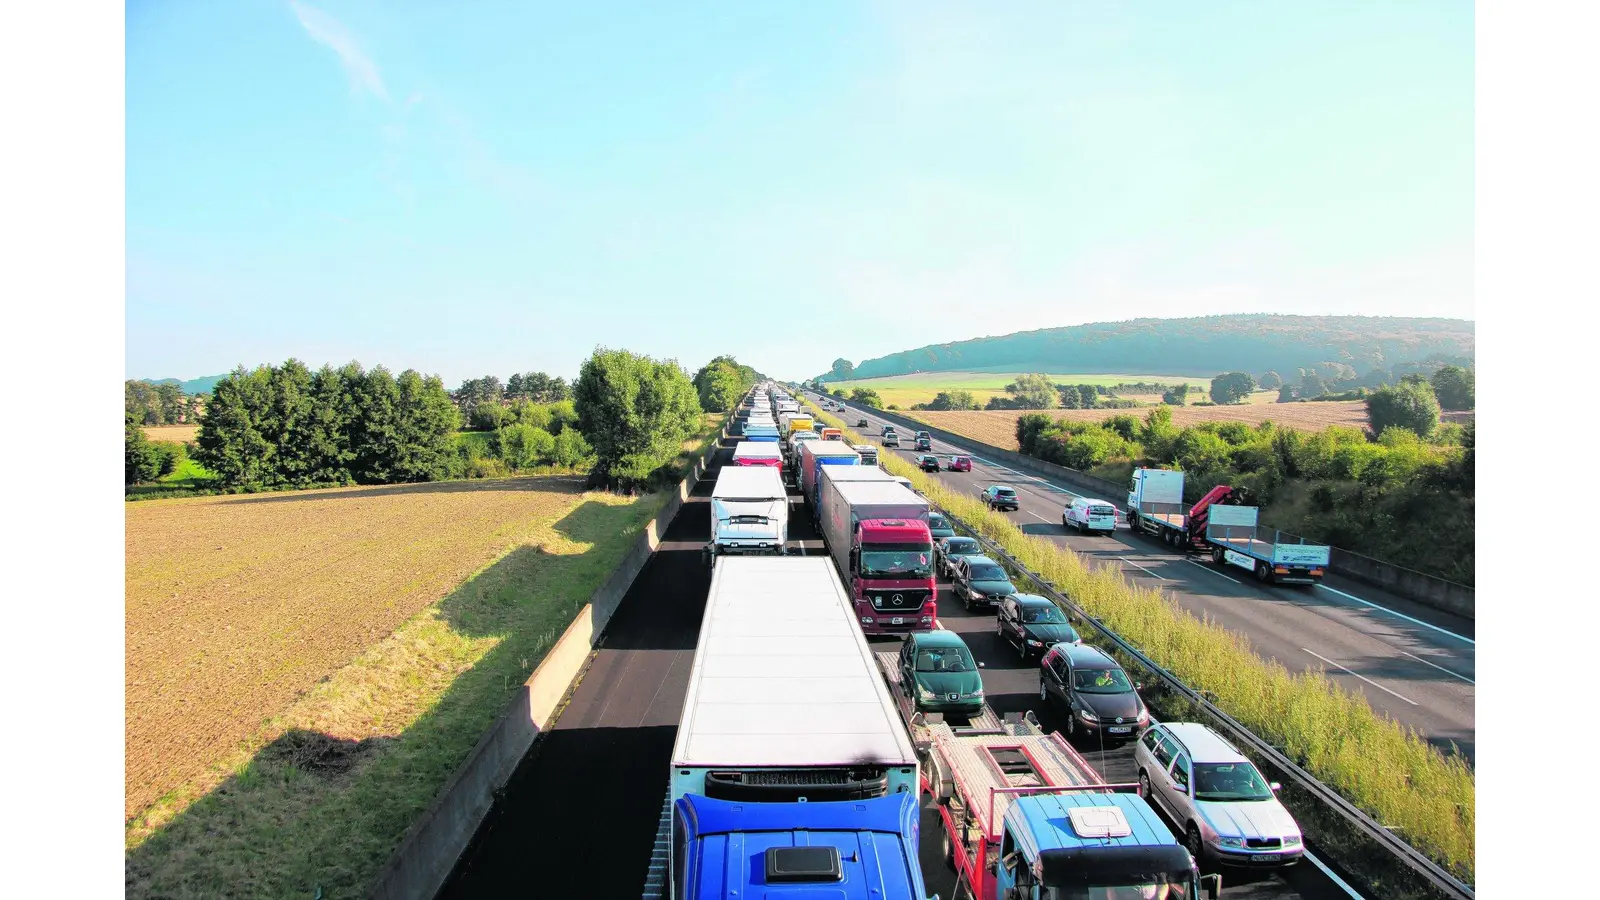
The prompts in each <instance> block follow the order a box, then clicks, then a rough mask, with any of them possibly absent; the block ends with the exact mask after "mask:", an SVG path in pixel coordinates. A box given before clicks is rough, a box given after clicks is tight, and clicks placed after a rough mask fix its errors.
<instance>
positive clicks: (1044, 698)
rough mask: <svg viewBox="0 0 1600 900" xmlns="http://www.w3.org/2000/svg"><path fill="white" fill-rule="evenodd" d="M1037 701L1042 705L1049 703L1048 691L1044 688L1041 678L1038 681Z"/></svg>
mask: <svg viewBox="0 0 1600 900" xmlns="http://www.w3.org/2000/svg"><path fill="white" fill-rule="evenodd" d="M1039 700H1040V701H1041V702H1044V703H1049V702H1050V689H1049V688H1048V687H1046V686H1045V683H1044V679H1043V678H1040V679H1039Z"/></svg>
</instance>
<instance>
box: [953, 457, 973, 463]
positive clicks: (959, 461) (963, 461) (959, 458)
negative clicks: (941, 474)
mask: <svg viewBox="0 0 1600 900" xmlns="http://www.w3.org/2000/svg"><path fill="white" fill-rule="evenodd" d="M950 461H951V462H957V463H965V462H969V460H968V459H967V458H966V457H965V456H952V457H950Z"/></svg>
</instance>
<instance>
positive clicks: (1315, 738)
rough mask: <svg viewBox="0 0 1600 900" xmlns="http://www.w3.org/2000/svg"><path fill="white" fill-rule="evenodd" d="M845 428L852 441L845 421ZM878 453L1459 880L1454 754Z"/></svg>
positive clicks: (1463, 789)
mask: <svg viewBox="0 0 1600 900" xmlns="http://www.w3.org/2000/svg"><path fill="white" fill-rule="evenodd" d="M1297 405H1302V406H1327V405H1330V404H1326V403H1315V404H1297ZM818 415H821V417H822V419H823V421H826V422H829V423H830V424H833V425H835V426H838V425H839V424H840V423H839V421H838V420H837V419H836V418H834V417H832V416H828V415H826V414H821V413H819V414H818ZM944 415H960V414H959V413H957V414H951V413H946V414H944ZM846 435H847V437H849V438H850V439H851V440H852V441H857V440H859V439H860V436H859V435H856V434H854V432H852V431H850V430H848V429H847V430H846ZM880 458H881V459H883V460H884V466H885V468H887V469H888V470H889V471H890V472H891V473H893V474H895V475H903V476H905V477H907V478H910V479H911V480H912V483H913V484H915V485H916V486H917V489H918V490H920V491H922V492H923V493H924V494H925V495H926V496H927V497H928V499H929V500H930V501H931V502H933V503H934V504H935V505H937V506H938V507H940V508H941V509H943V510H945V511H947V512H949V513H950V514H951V515H952V516H954V517H955V518H956V519H958V520H960V521H963V522H966V523H969V524H971V525H973V526H974V527H976V529H977V530H978V531H979V532H980V533H981V534H983V535H984V536H985V537H988V538H990V539H992V540H994V541H995V542H997V543H998V544H1000V545H1001V546H1002V547H1004V548H1005V549H1006V550H1007V552H1009V553H1011V554H1012V555H1013V556H1014V557H1016V558H1017V559H1018V560H1019V561H1020V562H1021V563H1022V564H1023V565H1025V566H1027V567H1028V568H1029V569H1030V570H1032V571H1034V572H1037V573H1039V574H1040V576H1041V577H1042V578H1043V579H1044V580H1046V581H1048V582H1049V583H1050V584H1052V585H1053V586H1054V587H1055V588H1056V589H1057V590H1059V591H1060V592H1061V593H1063V594H1066V595H1067V596H1069V597H1072V598H1073V599H1074V600H1075V601H1076V602H1077V603H1078V604H1080V605H1081V606H1083V607H1084V608H1085V609H1087V610H1088V611H1089V613H1090V614H1091V615H1093V616H1095V617H1096V618H1098V619H1100V620H1101V621H1102V622H1103V623H1105V625H1106V626H1107V627H1108V628H1110V629H1111V630H1112V631H1114V632H1115V633H1117V634H1118V635H1120V636H1121V637H1122V638H1123V639H1125V640H1127V641H1128V642H1129V643H1131V644H1133V645H1134V646H1136V647H1138V648H1139V649H1140V650H1141V651H1142V652H1144V653H1145V654H1146V655H1147V656H1149V657H1150V658H1151V659H1152V660H1154V661H1155V662H1156V663H1157V664H1158V665H1160V666H1162V667H1163V668H1165V669H1167V670H1168V671H1170V672H1172V673H1173V674H1174V675H1176V676H1177V677H1178V678H1179V679H1181V680H1182V681H1183V682H1185V683H1186V684H1188V685H1189V686H1191V687H1193V688H1197V689H1201V690H1209V691H1211V692H1213V693H1214V694H1215V696H1216V701H1215V702H1216V703H1217V705H1218V706H1219V707H1221V708H1222V709H1223V710H1224V711H1226V712H1227V713H1228V714H1229V715H1231V716H1233V717H1234V718H1236V719H1238V720H1239V721H1240V722H1241V723H1243V724H1244V725H1245V727H1247V728H1249V729H1250V730H1251V731H1252V732H1253V733H1255V734H1256V735H1258V736H1260V737H1262V738H1265V739H1266V740H1267V741H1269V742H1271V743H1273V744H1274V745H1276V746H1278V747H1279V748H1280V749H1281V750H1282V751H1283V752H1284V753H1285V754H1286V755H1288V756H1289V757H1291V758H1293V759H1296V760H1298V761H1300V762H1301V764H1302V765H1304V766H1305V767H1306V768H1307V769H1308V770H1309V771H1310V772H1311V773H1312V774H1313V775H1315V776H1316V777H1317V778H1318V779H1320V780H1321V781H1322V782H1323V783H1325V784H1327V785H1329V786H1330V787H1332V788H1334V789H1335V790H1337V791H1338V792H1339V793H1340V794H1341V795H1343V796H1344V797H1346V798H1347V799H1349V800H1350V801H1351V802H1352V803H1354V804H1356V805H1357V806H1360V807H1361V808H1363V809H1365V810H1367V812H1368V813H1369V814H1371V815H1373V816H1374V818H1376V819H1377V820H1378V821H1380V822H1383V823H1385V824H1387V825H1389V826H1390V827H1393V828H1395V829H1396V830H1397V831H1399V833H1400V834H1402V835H1404V836H1405V839H1406V840H1407V841H1408V842H1410V843H1411V845H1412V846H1414V847H1416V848H1417V849H1419V850H1421V851H1423V852H1424V853H1427V854H1428V855H1430V856H1432V857H1433V858H1434V859H1435V860H1437V861H1440V862H1441V863H1443V864H1444V865H1446V866H1447V867H1449V868H1451V869H1452V870H1454V872H1455V873H1456V874H1457V875H1458V876H1460V877H1463V878H1465V879H1466V880H1468V881H1471V879H1472V877H1473V872H1474V869H1475V860H1476V846H1475V838H1474V829H1475V827H1476V820H1477V814H1476V786H1475V785H1476V782H1475V779H1474V777H1473V773H1472V771H1471V770H1470V769H1469V768H1468V767H1467V766H1466V765H1465V764H1464V763H1462V762H1461V761H1460V760H1459V759H1454V758H1448V757H1445V756H1444V755H1443V754H1441V753H1440V752H1439V751H1438V750H1435V749H1434V748H1433V747H1432V746H1431V745H1429V744H1428V743H1427V742H1426V741H1424V740H1423V739H1422V738H1420V737H1419V736H1418V735H1417V734H1416V733H1415V732H1412V731H1410V730H1408V729H1406V728H1404V727H1402V726H1401V725H1399V724H1397V723H1396V722H1394V721H1393V720H1392V719H1388V718H1384V717H1382V716H1379V715H1378V714H1377V713H1376V712H1374V711H1373V710H1372V707H1371V706H1370V705H1369V704H1368V703H1367V701H1366V699H1365V698H1364V697H1361V696H1360V695H1357V694H1354V693H1352V692H1350V691H1347V690H1345V689H1344V688H1342V687H1340V686H1339V685H1338V684H1336V683H1334V682H1332V681H1331V680H1329V679H1328V678H1327V677H1326V676H1325V675H1324V674H1322V673H1320V672H1307V673H1299V674H1295V673H1290V672H1289V671H1288V670H1287V669H1285V668H1284V667H1283V666H1282V665H1281V664H1279V663H1277V662H1271V661H1267V660H1263V659H1262V658H1261V657H1259V656H1257V655H1256V654H1255V652H1254V651H1253V649H1252V648H1251V646H1250V643H1249V641H1248V640H1247V639H1246V638H1244V637H1243V636H1242V635H1239V634H1236V633H1234V632H1231V631H1228V630H1227V629H1225V628H1223V627H1221V626H1219V625H1217V624H1215V623H1213V622H1211V621H1209V620H1204V621H1203V620H1201V619H1198V618H1196V617H1195V616H1194V615H1193V614H1192V613H1190V612H1188V611H1187V610H1185V609H1183V608H1182V607H1181V606H1179V605H1178V604H1177V603H1176V602H1175V601H1174V600H1173V599H1172V598H1171V597H1169V596H1168V595H1166V594H1165V593H1164V592H1162V591H1160V590H1156V589H1150V588H1144V587H1139V586H1137V585H1135V584H1133V583H1132V582H1130V581H1129V580H1128V579H1127V578H1126V577H1125V576H1123V575H1122V574H1121V573H1120V572H1118V571H1117V570H1116V569H1115V568H1113V567H1110V566H1102V567H1097V568H1096V567H1090V566H1089V565H1087V564H1085V563H1084V562H1083V560H1081V559H1080V558H1079V557H1078V555H1077V554H1076V553H1074V552H1073V551H1072V550H1071V549H1070V548H1067V547H1063V546H1061V545H1058V544H1056V543H1054V542H1052V541H1050V540H1049V539H1047V538H1044V537H1039V536H1034V535H1028V534H1025V533H1023V531H1022V530H1021V529H1020V528H1018V527H1017V525H1016V524H1015V523H1013V522H1012V521H1011V520H1009V519H1007V518H1006V517H1005V516H1003V515H1000V514H998V513H995V512H992V511H990V510H988V509H986V508H985V507H984V506H983V504H982V503H980V502H979V501H978V500H976V499H975V498H973V497H969V496H966V495H964V494H960V493H958V492H956V491H953V490H950V489H949V488H948V487H946V486H945V485H944V484H943V483H942V482H940V481H937V480H935V479H933V478H931V477H929V476H928V475H927V474H925V473H923V472H922V471H921V470H920V469H917V468H916V467H915V466H912V465H911V464H910V463H908V462H907V461H905V460H904V459H901V458H900V457H898V456H895V455H893V454H886V455H884V456H882V457H880Z"/></svg>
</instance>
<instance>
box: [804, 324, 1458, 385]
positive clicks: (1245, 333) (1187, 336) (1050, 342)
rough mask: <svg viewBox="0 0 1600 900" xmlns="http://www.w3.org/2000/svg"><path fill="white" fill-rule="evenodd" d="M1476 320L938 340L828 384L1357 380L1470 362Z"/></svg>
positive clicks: (1100, 327) (1137, 327)
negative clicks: (989, 378)
mask: <svg viewBox="0 0 1600 900" xmlns="http://www.w3.org/2000/svg"><path fill="white" fill-rule="evenodd" d="M1474 327H1475V326H1474V323H1472V322H1469V321H1467V320H1465V319H1404V318H1389V317H1379V316H1278V315H1265V314H1262V315H1231V316H1204V317H1200V318H1193V319H1133V320H1130V321H1126V322H1100V323H1095V324H1091V325H1074V326H1072V327H1070V328H1045V329H1041V330H1038V331H1020V332H1016V333H1014V334H1007V335H1001V336H999V337H985V338H975V339H973V340H969V341H958V342H956V343H952V344H935V345H933V346H929V347H920V348H918V349H916V350H907V351H904V352H901V353H895V354H892V355H889V356H881V357H878V358H877V359H869V360H866V361H864V362H862V363H860V364H859V365H857V366H855V368H854V370H853V371H850V372H849V373H848V374H846V373H842V372H839V371H838V370H837V369H838V366H836V369H835V371H833V372H830V373H828V374H827V375H824V376H822V377H823V379H824V380H842V379H843V378H846V377H848V378H876V377H879V376H883V375H906V374H910V373H913V372H952V371H968V372H970V371H978V370H985V369H987V370H989V371H994V372H1023V371H1026V372H1045V373H1058V374H1065V373H1073V374H1092V373H1127V372H1139V373H1150V374H1154V375H1165V374H1171V375H1196V374H1208V373H1213V372H1230V371H1238V372H1249V373H1252V374H1255V375H1259V374H1261V373H1263V372H1267V371H1276V372H1279V373H1281V374H1283V375H1284V376H1285V377H1292V376H1290V374H1289V373H1293V372H1295V371H1296V370H1297V369H1299V368H1302V367H1304V368H1311V367H1313V366H1315V365H1317V364H1318V363H1323V362H1336V363H1343V364H1345V365H1348V366H1350V367H1351V368H1352V369H1354V370H1355V371H1356V373H1357V374H1358V375H1365V374H1367V373H1369V372H1372V371H1374V370H1384V371H1389V370H1393V369H1394V368H1395V367H1397V366H1400V367H1402V368H1404V367H1407V366H1408V364H1419V363H1423V362H1430V361H1431V362H1451V363H1456V364H1465V365H1471V358H1472V356H1473V350H1474V345H1473V336H1474Z"/></svg>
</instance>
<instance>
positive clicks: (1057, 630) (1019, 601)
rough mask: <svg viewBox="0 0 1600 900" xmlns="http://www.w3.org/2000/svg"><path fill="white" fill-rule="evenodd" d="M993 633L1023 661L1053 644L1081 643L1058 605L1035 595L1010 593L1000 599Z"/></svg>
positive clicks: (1047, 598) (1038, 654)
mask: <svg viewBox="0 0 1600 900" xmlns="http://www.w3.org/2000/svg"><path fill="white" fill-rule="evenodd" d="M995 632H996V633H997V634H999V635H1000V639H1001V640H1003V641H1005V642H1006V643H1008V644H1010V645H1011V646H1013V647H1015V648H1017V655H1019V656H1021V657H1022V658H1023V659H1024V660H1027V659H1030V658H1032V657H1035V656H1040V655H1042V654H1043V653H1045V651H1047V650H1048V649H1049V648H1051V647H1054V646H1055V645H1056V644H1081V643H1083V638H1081V637H1079V636H1078V632H1077V630H1076V629H1074V628H1073V627H1072V623H1071V622H1068V621H1067V615H1066V613H1064V612H1062V611H1061V607H1059V606H1056V605H1055V604H1054V603H1052V602H1051V601H1050V598H1049V597H1041V596H1039V595H1038V594H1012V595H1011V596H1009V597H1007V598H1005V599H1004V600H1001V601H1000V610H999V612H998V613H997V614H996V616H995Z"/></svg>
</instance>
